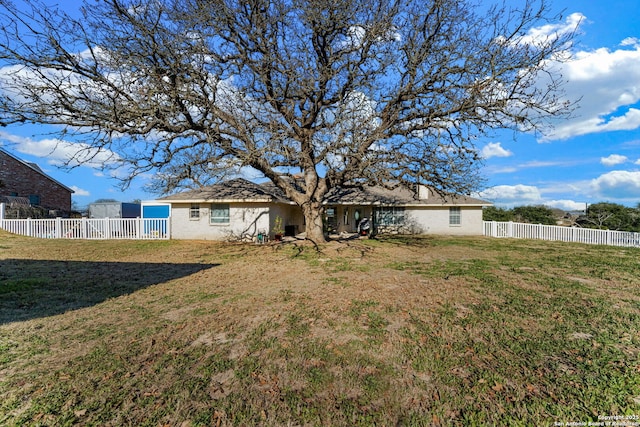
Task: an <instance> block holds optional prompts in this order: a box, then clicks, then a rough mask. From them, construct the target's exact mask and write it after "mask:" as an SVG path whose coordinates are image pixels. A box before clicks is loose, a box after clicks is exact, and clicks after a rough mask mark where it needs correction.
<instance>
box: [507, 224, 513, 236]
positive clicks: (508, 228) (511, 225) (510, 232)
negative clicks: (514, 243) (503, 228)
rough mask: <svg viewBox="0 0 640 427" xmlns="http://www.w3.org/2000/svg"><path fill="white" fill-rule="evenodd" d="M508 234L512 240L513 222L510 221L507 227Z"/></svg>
mask: <svg viewBox="0 0 640 427" xmlns="http://www.w3.org/2000/svg"><path fill="white" fill-rule="evenodd" d="M507 234H508V235H509V237H510V238H511V237H513V221H509V224H508V225H507Z"/></svg>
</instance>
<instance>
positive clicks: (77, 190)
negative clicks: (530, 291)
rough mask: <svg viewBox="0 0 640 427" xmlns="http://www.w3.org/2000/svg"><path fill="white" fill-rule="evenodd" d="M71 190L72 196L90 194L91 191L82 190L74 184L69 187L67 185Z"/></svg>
mask: <svg viewBox="0 0 640 427" xmlns="http://www.w3.org/2000/svg"><path fill="white" fill-rule="evenodd" d="M69 188H71V189H72V190H73V195H74V196H90V195H91V193H90V192H89V191H88V190H83V189H82V188H80V187H78V186H76V185H72V186H71V187H69Z"/></svg>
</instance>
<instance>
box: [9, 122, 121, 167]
mask: <svg viewBox="0 0 640 427" xmlns="http://www.w3.org/2000/svg"><path fill="white" fill-rule="evenodd" d="M0 140H5V141H8V142H9V143H11V144H12V146H13V147H14V148H15V150H16V151H19V152H20V153H23V154H28V155H32V156H36V157H42V158H46V159H47V162H48V163H49V164H51V165H55V166H62V165H65V164H69V165H70V166H78V165H83V166H88V167H95V168H102V167H104V166H109V165H114V164H116V163H117V162H118V160H119V156H118V155H117V154H115V153H114V152H112V151H108V150H96V149H93V148H91V147H89V145H87V144H84V143H76V142H69V141H64V140H61V139H55V138H54V139H50V138H48V139H41V140H34V139H31V138H27V137H23V136H18V135H13V134H10V133H8V132H5V131H0Z"/></svg>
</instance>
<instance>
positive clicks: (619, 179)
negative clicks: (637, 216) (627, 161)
mask: <svg viewBox="0 0 640 427" xmlns="http://www.w3.org/2000/svg"><path fill="white" fill-rule="evenodd" d="M591 188H592V189H593V191H594V192H595V193H597V194H598V195H599V196H600V197H603V198H608V199H637V198H638V197H640V172H638V171H622V170H619V171H611V172H608V173H605V174H604V175H600V176H599V177H598V178H596V179H594V180H592V181H591Z"/></svg>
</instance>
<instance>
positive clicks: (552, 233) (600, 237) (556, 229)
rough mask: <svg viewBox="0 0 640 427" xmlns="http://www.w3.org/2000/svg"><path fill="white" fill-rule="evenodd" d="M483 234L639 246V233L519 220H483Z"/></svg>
mask: <svg viewBox="0 0 640 427" xmlns="http://www.w3.org/2000/svg"><path fill="white" fill-rule="evenodd" d="M483 223H484V235H485V236H490V237H511V238H516V239H538V240H556V241H562V242H575V243H587V244H592V245H609V246H626V247H640V233H633V232H628V231H612V230H595V229H591V228H577V227H560V226H555V225H541V224H523V223H519V222H497V221H484V222H483Z"/></svg>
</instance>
